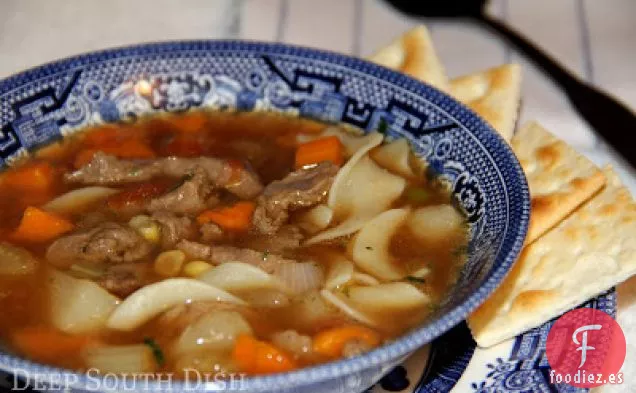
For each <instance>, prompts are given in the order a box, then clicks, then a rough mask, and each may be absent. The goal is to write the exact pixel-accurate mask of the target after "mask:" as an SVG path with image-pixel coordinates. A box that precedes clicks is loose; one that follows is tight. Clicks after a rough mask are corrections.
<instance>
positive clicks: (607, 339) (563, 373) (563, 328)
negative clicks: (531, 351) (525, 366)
mask: <svg viewBox="0 0 636 393" xmlns="http://www.w3.org/2000/svg"><path fill="white" fill-rule="evenodd" d="M625 352H626V344H625V335H624V334H623V330H622V329H621V327H620V326H619V325H618V323H617V322H616V321H615V320H614V319H613V318H612V317H611V316H609V315H608V314H606V313H605V312H603V311H601V310H596V309H593V308H580V309H576V310H572V311H570V312H568V313H566V314H565V315H563V316H562V317H561V318H559V319H558V320H557V321H556V322H555V323H554V325H553V326H552V328H551V329H550V333H549V334H548V340H547V342H546V356H547V358H548V363H549V364H550V367H552V370H550V382H551V383H553V384H561V383H566V384H568V385H572V386H575V387H579V388H592V387H597V386H601V385H605V384H620V383H623V374H622V373H619V370H620V368H621V367H622V365H623V362H624V361H625Z"/></svg>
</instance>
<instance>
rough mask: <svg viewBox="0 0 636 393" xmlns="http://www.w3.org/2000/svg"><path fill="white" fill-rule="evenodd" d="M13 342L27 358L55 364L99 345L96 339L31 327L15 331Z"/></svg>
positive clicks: (12, 337)
mask: <svg viewBox="0 0 636 393" xmlns="http://www.w3.org/2000/svg"><path fill="white" fill-rule="evenodd" d="M11 342H12V343H13V345H14V346H15V347H16V349H17V350H18V351H20V352H22V353H23V354H25V355H26V356H29V357H31V358H33V359H37V360H40V361H50V362H53V361H55V360H56V359H59V358H60V357H64V356H75V355H77V354H78V353H80V352H81V351H82V350H83V349H84V348H86V347H87V346H89V345H97V344H98V341H97V340H96V338H95V337H92V336H87V335H69V334H65V333H62V332H60V331H57V330H54V329H52V328H47V327H29V328H23V329H19V330H17V331H15V332H14V333H13V334H12V336H11Z"/></svg>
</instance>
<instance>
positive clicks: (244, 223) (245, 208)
mask: <svg viewBox="0 0 636 393" xmlns="http://www.w3.org/2000/svg"><path fill="white" fill-rule="evenodd" d="M255 209H256V204H255V203H254V202H249V201H241V202H237V203H236V204H234V205H232V206H229V207H222V208H218V209H213V210H206V211H204V212H203V213H201V214H199V216H198V217H197V221H198V222H199V224H200V225H203V224H205V223H208V222H213V223H215V224H217V225H218V226H220V227H221V228H223V229H226V230H230V231H246V230H248V229H249V227H250V224H251V223H252V215H253V214H254V210H255Z"/></svg>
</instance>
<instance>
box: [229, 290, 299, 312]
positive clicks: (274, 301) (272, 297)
mask: <svg viewBox="0 0 636 393" xmlns="http://www.w3.org/2000/svg"><path fill="white" fill-rule="evenodd" d="M241 299H243V300H245V301H246V302H248V303H249V304H250V306H252V307H259V308H283V307H287V306H289V305H290V303H291V301H290V299H289V296H287V295H286V294H285V293H283V292H281V291H279V290H276V289H257V290H254V291H249V292H245V293H241Z"/></svg>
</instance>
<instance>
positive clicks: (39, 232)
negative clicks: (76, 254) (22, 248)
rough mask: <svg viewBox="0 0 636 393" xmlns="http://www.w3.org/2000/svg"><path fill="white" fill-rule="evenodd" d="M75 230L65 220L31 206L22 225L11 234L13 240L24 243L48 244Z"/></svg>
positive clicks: (24, 216) (25, 213) (24, 215)
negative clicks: (47, 242)
mask: <svg viewBox="0 0 636 393" xmlns="http://www.w3.org/2000/svg"><path fill="white" fill-rule="evenodd" d="M73 228H74V226H73V224H72V223H71V222H70V221H68V220H66V219H65V218H62V217H60V216H58V215H57V214H53V213H49V212H46V211H44V210H40V209H38V208H37V207H33V206H29V207H27V208H26V210H25V211H24V214H23V215H22V220H21V221H20V225H18V227H17V228H16V230H15V231H14V232H13V233H12V234H11V238H12V239H13V240H17V241H24V242H46V241H49V240H53V239H55V238H56V237H58V236H60V235H62V234H63V233H66V232H68V231H71V230H73Z"/></svg>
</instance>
